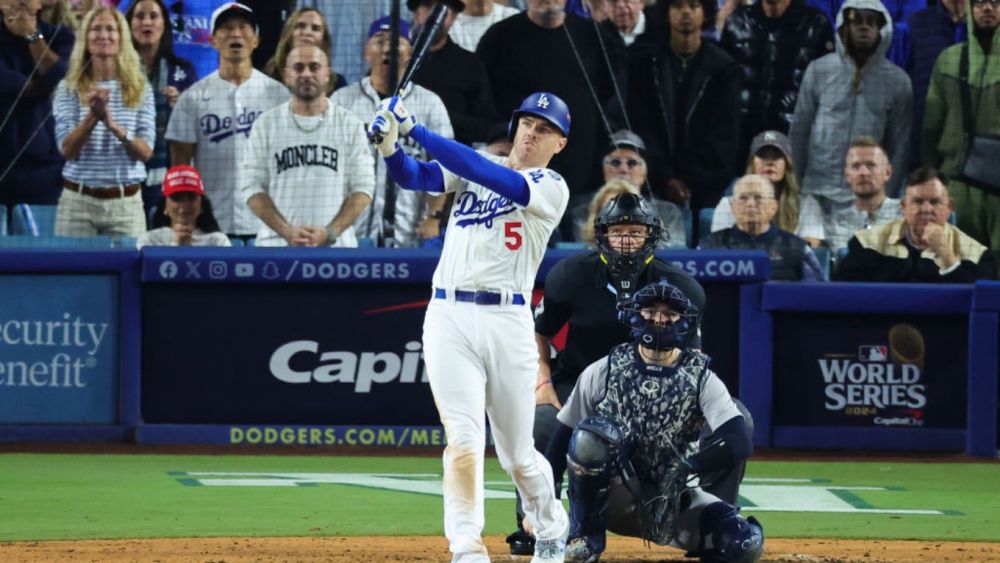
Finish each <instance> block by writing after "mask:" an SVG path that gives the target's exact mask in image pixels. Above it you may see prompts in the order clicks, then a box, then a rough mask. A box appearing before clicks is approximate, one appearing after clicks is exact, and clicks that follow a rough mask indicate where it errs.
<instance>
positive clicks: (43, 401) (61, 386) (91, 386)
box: [0, 275, 119, 424]
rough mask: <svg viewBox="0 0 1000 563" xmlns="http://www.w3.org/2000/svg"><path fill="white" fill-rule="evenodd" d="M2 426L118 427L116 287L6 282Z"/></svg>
mask: <svg viewBox="0 0 1000 563" xmlns="http://www.w3.org/2000/svg"><path fill="white" fill-rule="evenodd" d="M0 294H2V295H3V296H4V297H3V301H2V304H0V423H6V424H113V423H114V422H115V421H116V420H117V408H116V404H117V400H118V393H117V388H118V318H119V316H118V304H117V296H118V281H117V278H116V277H115V276H109V275H79V276H76V275H65V276H46V275H24V276H22V275H7V276H3V277H0Z"/></svg>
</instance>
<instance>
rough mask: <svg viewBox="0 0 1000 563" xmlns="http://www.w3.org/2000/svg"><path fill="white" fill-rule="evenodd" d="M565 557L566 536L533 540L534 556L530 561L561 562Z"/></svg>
mask: <svg viewBox="0 0 1000 563" xmlns="http://www.w3.org/2000/svg"><path fill="white" fill-rule="evenodd" d="M565 559H566V538H565V537H561V538H556V539H552V540H542V539H536V540H535V556H534V557H532V558H531V563H563V561H564V560H565Z"/></svg>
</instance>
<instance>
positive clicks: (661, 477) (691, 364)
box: [597, 343, 708, 544]
mask: <svg viewBox="0 0 1000 563" xmlns="http://www.w3.org/2000/svg"><path fill="white" fill-rule="evenodd" d="M636 355H637V352H636V348H635V346H634V345H633V344H631V343H626V344H620V345H618V346H616V347H615V348H614V349H613V350H612V351H611V354H610V356H609V357H608V362H609V365H608V378H607V389H606V392H605V396H604V398H603V399H602V400H601V402H600V403H598V405H597V412H598V413H599V414H601V415H604V416H607V417H609V418H612V419H614V420H617V421H619V422H620V423H621V425H622V426H623V427H624V428H625V432H626V441H627V443H628V452H629V456H628V457H629V459H630V460H631V461H632V464H633V466H634V467H635V472H636V475H637V476H638V478H639V480H640V481H642V482H643V483H644V484H645V485H646V486H647V487H651V488H652V489H654V490H655V492H656V495H657V497H663V498H662V499H661V500H662V501H663V502H664V503H665V504H668V505H670V507H669V508H668V507H667V506H663V507H660V509H659V510H657V509H656V508H655V507H652V506H650V507H648V508H650V509H653V512H654V513H658V516H657V517H656V519H657V520H660V521H659V522H655V523H654V522H644V526H643V527H644V528H645V529H646V530H647V531H650V530H652V529H656V530H657V531H658V533H656V534H655V535H657V536H660V537H647V539H649V540H651V541H654V542H656V543H660V544H666V543H669V541H670V539H672V536H673V532H674V531H675V528H674V526H673V524H674V522H673V520H674V519H675V518H676V516H677V510H678V509H679V501H680V499H679V498H677V497H678V496H679V493H680V492H681V491H682V490H683V489H684V488H685V483H682V482H681V483H678V482H675V481H677V478H678V477H677V476H678V471H677V469H678V467H677V466H678V464H679V463H680V461H681V460H682V459H684V458H685V457H687V456H688V455H691V454H692V453H694V452H695V451H696V449H697V446H696V445H695V444H696V443H697V441H698V435H699V433H700V432H701V428H702V426H704V424H705V417H704V415H703V414H702V412H701V404H700V402H699V392H700V390H701V383H702V379H703V378H704V376H705V368H706V367H707V365H708V357H707V356H705V355H704V354H702V353H701V352H698V351H696V350H688V351H687V352H686V353H685V354H684V355H683V356H682V361H681V363H680V364H679V365H678V366H675V368H670V369H667V368H664V371H662V372H659V373H657V372H654V371H650V370H649V369H643V368H642V367H639V365H637V360H638V358H637V357H636ZM643 512H645V511H640V513H643ZM648 516H650V515H649V514H643V519H644V520H645V519H646V518H647V517H648ZM664 519H665V520H666V521H663V520H664Z"/></svg>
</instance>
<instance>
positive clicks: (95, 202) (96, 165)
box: [52, 8, 156, 237]
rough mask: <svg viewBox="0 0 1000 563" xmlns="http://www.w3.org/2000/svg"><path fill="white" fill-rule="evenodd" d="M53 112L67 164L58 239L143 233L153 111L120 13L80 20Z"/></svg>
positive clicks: (96, 12) (111, 10)
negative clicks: (144, 193)
mask: <svg viewBox="0 0 1000 563" xmlns="http://www.w3.org/2000/svg"><path fill="white" fill-rule="evenodd" d="M52 106H53V113H54V116H55V129H56V142H57V143H58V144H59V148H60V150H61V151H62V155H63V158H65V159H66V165H65V166H64V167H63V187H64V188H65V189H64V190H63V192H62V196H61V197H60V198H59V207H58V209H57V211H56V226H55V232H56V234H57V235H61V236H73V237H85V236H94V235H124V236H133V237H137V236H139V235H141V234H142V233H144V232H145V231H146V216H145V214H144V213H143V210H142V195H141V194H140V193H139V192H140V188H141V184H142V182H144V181H145V180H146V166H145V164H144V163H145V162H146V161H147V160H149V158H150V157H151V156H152V155H153V148H152V147H153V143H154V142H155V140H156V109H155V106H154V103H153V90H152V88H150V87H149V83H148V82H146V77H145V76H143V73H142V65H141V64H140V63H139V55H138V54H137V53H136V52H135V48H134V47H133V46H132V38H131V34H130V33H129V29H128V23H127V22H126V21H125V17H124V16H122V15H121V13H120V12H119V11H118V10H116V9H114V8H98V9H95V10H91V11H90V13H88V14H87V16H86V17H84V18H83V23H82V24H81V26H80V33H79V34H78V35H77V38H76V45H75V46H74V47H73V54H72V55H71V56H70V64H69V70H68V71H67V72H66V79H65V80H63V81H62V82H61V83H60V84H59V87H58V88H57V89H56V95H55V99H54V100H53V102H52Z"/></svg>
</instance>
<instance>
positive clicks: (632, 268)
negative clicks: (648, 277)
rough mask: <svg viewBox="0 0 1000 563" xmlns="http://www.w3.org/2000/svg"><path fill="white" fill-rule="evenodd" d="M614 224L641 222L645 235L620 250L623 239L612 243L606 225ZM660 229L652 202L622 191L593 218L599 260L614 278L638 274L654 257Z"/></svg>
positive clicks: (636, 223)
mask: <svg viewBox="0 0 1000 563" xmlns="http://www.w3.org/2000/svg"><path fill="white" fill-rule="evenodd" d="M615 225H641V226H644V227H646V236H645V238H644V239H643V240H642V241H641V244H640V245H638V246H637V247H635V248H636V249H635V250H633V251H630V252H622V251H621V248H622V246H623V242H624V241H621V240H618V241H615V244H612V241H611V240H610V239H609V237H608V229H609V228H610V227H612V226H615ZM662 233H663V227H661V226H660V219H659V217H657V216H656V213H655V212H654V211H653V207H652V205H651V204H649V203H648V202H646V200H644V199H642V198H641V197H639V196H637V195H635V194H630V193H624V194H621V195H619V196H618V197H615V198H614V199H612V200H611V201H609V202H608V203H607V205H605V206H604V209H602V210H601V213H600V214H599V215H598V216H597V218H595V219H594V236H595V238H596V239H597V248H598V250H599V251H600V254H601V261H602V262H604V263H605V264H606V265H607V267H608V272H610V274H611V275H612V276H613V277H616V278H635V277H636V276H638V275H639V273H640V272H642V270H643V268H645V267H646V264H649V263H650V262H651V261H652V260H653V255H654V253H655V252H656V245H657V243H658V242H659V241H660V236H661V235H662ZM616 246H617V247H618V248H616Z"/></svg>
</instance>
